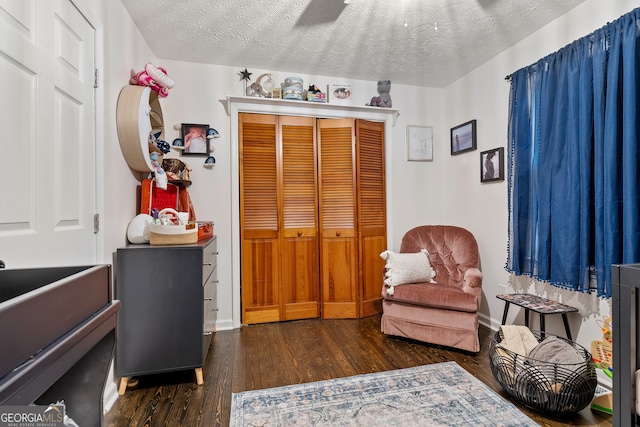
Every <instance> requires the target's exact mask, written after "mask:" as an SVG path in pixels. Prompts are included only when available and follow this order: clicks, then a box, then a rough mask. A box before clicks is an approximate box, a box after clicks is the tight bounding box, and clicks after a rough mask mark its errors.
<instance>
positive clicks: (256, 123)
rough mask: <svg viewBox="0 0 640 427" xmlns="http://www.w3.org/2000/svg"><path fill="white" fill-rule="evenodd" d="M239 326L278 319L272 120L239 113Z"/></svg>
mask: <svg viewBox="0 0 640 427" xmlns="http://www.w3.org/2000/svg"><path fill="white" fill-rule="evenodd" d="M239 126H240V129H239V135H240V145H239V149H240V224H241V227H240V241H241V244H240V246H241V247H240V256H241V272H240V273H241V294H242V322H243V323H260V322H272V321H277V320H280V292H279V283H280V280H279V263H280V260H279V258H278V253H279V243H278V234H279V228H278V181H277V170H276V159H277V156H278V153H277V145H276V138H277V135H276V118H275V117H274V116H267V115H260V114H240V117H239Z"/></svg>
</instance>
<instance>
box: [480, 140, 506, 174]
mask: <svg viewBox="0 0 640 427" xmlns="http://www.w3.org/2000/svg"><path fill="white" fill-rule="evenodd" d="M489 181H504V148H503V147H500V148H494V149H493V150H487V151H483V152H481V153H480V182H489Z"/></svg>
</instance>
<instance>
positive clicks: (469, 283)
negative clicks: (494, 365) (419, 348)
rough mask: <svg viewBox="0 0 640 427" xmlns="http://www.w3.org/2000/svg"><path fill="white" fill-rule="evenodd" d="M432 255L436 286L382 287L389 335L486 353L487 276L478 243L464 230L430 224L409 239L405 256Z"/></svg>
mask: <svg viewBox="0 0 640 427" xmlns="http://www.w3.org/2000/svg"><path fill="white" fill-rule="evenodd" d="M421 249H426V250H427V251H428V252H429V261H430V263H431V267H432V268H433V269H434V270H435V272H436V276H435V277H434V279H433V281H435V282H436V283H415V284H406V285H402V286H395V287H394V290H393V295H390V294H389V293H387V290H388V289H389V287H388V286H387V285H383V287H382V297H383V300H382V319H381V329H382V332H383V333H385V334H389V335H395V336H401V337H406V338H412V339H415V340H419V341H423V342H427V343H431V344H439V345H443V346H447V347H455V348H458V349H461V350H466V351H470V352H478V351H480V341H479V339H478V310H479V308H480V301H481V299H482V273H481V272H480V270H479V269H478V267H479V256H478V244H477V243H476V239H475V238H474V237H473V235H472V234H471V233H470V232H469V231H467V230H465V229H464V228H460V227H453V226H447V225H425V226H420V227H416V228H413V229H411V230H409V231H407V233H406V234H405V235H404V237H403V238H402V242H401V245H400V252H401V253H413V252H420V250H421Z"/></svg>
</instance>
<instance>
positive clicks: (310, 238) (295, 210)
mask: <svg viewBox="0 0 640 427" xmlns="http://www.w3.org/2000/svg"><path fill="white" fill-rule="evenodd" d="M279 124H280V130H281V136H282V141H281V143H282V158H281V161H280V164H281V165H282V172H281V176H282V183H281V186H280V188H281V189H282V191H281V193H282V223H283V224H282V229H283V233H282V280H281V284H282V299H283V301H282V302H283V314H282V317H283V319H284V320H293V319H306V318H312V317H318V316H319V315H320V289H319V288H320V274H319V260H318V255H319V253H318V227H317V223H318V212H317V206H318V199H317V195H316V194H317V192H316V139H315V138H316V125H315V124H316V119H314V118H313V117H289V116H280V117H279Z"/></svg>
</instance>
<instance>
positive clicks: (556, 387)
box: [489, 329, 598, 414]
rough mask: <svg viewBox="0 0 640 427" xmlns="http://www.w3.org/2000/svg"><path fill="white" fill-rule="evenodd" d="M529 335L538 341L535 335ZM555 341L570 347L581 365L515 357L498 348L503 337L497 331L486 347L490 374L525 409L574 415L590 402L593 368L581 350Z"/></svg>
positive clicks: (593, 388) (512, 353) (500, 331)
mask: <svg viewBox="0 0 640 427" xmlns="http://www.w3.org/2000/svg"><path fill="white" fill-rule="evenodd" d="M533 334H534V335H535V336H536V338H537V339H538V342H541V341H542V336H541V334H540V333H539V332H533ZM549 335H550V334H548V333H547V334H546V335H545V336H549ZM558 338H559V339H562V340H564V341H566V342H567V343H569V344H571V346H573V348H575V349H576V350H577V351H578V352H579V353H580V354H581V355H582V356H583V358H584V362H582V363H564V364H561V363H549V362H543V361H539V360H534V359H531V358H529V357H526V356H522V355H520V354H516V353H514V352H512V351H509V350H507V349H505V348H503V347H501V346H499V344H500V343H501V342H502V339H503V335H502V329H498V332H496V333H495V335H494V336H493V339H492V340H491V344H490V347H489V359H490V364H491V372H492V373H493V376H494V377H495V378H496V380H497V381H498V382H499V383H500V385H501V386H502V388H504V389H505V390H506V391H507V393H509V394H510V395H511V396H512V397H513V398H514V399H516V400H517V401H518V402H520V403H522V404H523V405H525V406H527V407H529V408H532V409H535V410H538V411H541V412H544V413H551V414H562V413H573V412H578V411H580V410H582V409H584V408H585V407H586V406H587V405H589V404H591V400H592V399H593V395H594V393H595V390H596V385H597V384H598V378H597V376H596V370H595V366H594V364H593V360H591V353H589V352H588V351H587V350H586V349H585V348H584V347H582V346H581V345H579V344H577V343H575V342H573V341H569V340H566V339H564V338H562V337H558Z"/></svg>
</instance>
